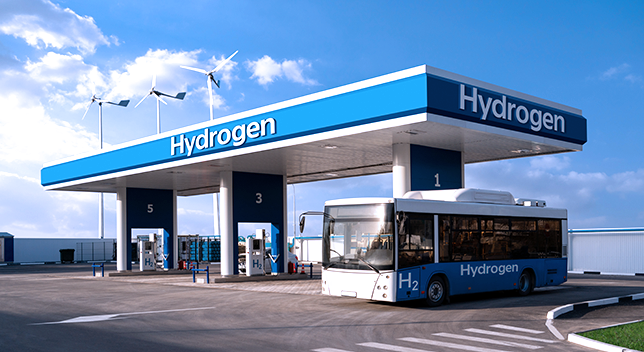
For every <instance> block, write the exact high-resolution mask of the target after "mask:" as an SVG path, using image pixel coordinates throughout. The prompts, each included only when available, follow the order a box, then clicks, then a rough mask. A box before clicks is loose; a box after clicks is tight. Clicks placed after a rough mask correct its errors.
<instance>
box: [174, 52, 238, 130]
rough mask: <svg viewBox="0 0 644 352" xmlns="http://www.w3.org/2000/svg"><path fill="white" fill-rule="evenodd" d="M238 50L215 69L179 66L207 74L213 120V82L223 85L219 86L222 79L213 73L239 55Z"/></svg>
mask: <svg viewBox="0 0 644 352" xmlns="http://www.w3.org/2000/svg"><path fill="white" fill-rule="evenodd" d="M238 52H239V50H237V51H235V52H234V53H233V54H232V55H230V56H229V57H228V58H227V59H226V60H224V62H222V63H220V64H219V65H217V67H215V68H213V69H212V70H210V71H206V70H203V69H200V68H195V67H190V66H179V67H181V68H185V69H187V70H192V71H196V72H199V73H203V74H204V75H206V80H207V81H208V94H209V95H210V119H211V120H212V119H213V111H212V84H213V83H215V85H216V86H217V88H221V87H220V86H219V83H220V82H221V81H220V80H216V79H215V77H213V74H214V73H215V72H217V71H219V70H221V68H222V67H224V66H225V65H226V64H227V63H228V61H230V59H232V58H233V56H235V55H237V53H238Z"/></svg>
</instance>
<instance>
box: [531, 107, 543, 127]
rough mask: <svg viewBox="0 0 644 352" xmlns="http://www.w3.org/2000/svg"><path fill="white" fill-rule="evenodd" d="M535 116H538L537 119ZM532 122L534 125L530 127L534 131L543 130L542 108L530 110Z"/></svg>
mask: <svg viewBox="0 0 644 352" xmlns="http://www.w3.org/2000/svg"><path fill="white" fill-rule="evenodd" d="M535 116H537V117H538V118H537V119H536V120H535V118H534V117H535ZM530 123H532V126H530V128H531V129H532V130H533V131H535V132H539V131H541V110H537V109H532V110H531V111H530Z"/></svg>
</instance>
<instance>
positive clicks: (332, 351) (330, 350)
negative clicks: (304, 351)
mask: <svg viewBox="0 0 644 352" xmlns="http://www.w3.org/2000/svg"><path fill="white" fill-rule="evenodd" d="M311 351H314V352H351V351H347V350H339V349H337V348H318V349H315V350H311Z"/></svg>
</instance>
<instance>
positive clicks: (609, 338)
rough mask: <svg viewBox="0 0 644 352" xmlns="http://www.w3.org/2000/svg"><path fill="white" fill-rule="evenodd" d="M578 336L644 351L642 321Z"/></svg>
mask: <svg viewBox="0 0 644 352" xmlns="http://www.w3.org/2000/svg"><path fill="white" fill-rule="evenodd" d="M579 335H581V336H583V337H587V338H589V339H593V340H596V341H601V342H605V343H609V344H611V345H615V346H620V347H624V348H630V349H632V350H638V351H644V321H641V322H638V323H632V324H624V325H619V326H613V327H610V328H605V329H599V330H593V331H588V332H583V333H580V334H579Z"/></svg>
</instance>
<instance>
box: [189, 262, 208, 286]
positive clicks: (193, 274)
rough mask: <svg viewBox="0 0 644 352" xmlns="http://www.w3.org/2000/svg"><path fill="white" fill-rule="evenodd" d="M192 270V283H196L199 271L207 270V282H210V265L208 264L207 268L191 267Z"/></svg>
mask: <svg viewBox="0 0 644 352" xmlns="http://www.w3.org/2000/svg"><path fill="white" fill-rule="evenodd" d="M191 270H192V283H193V284H194V283H195V282H196V280H197V279H196V274H197V272H198V271H205V272H206V283H207V284H209V283H210V267H209V266H206V268H205V269H191Z"/></svg>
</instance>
